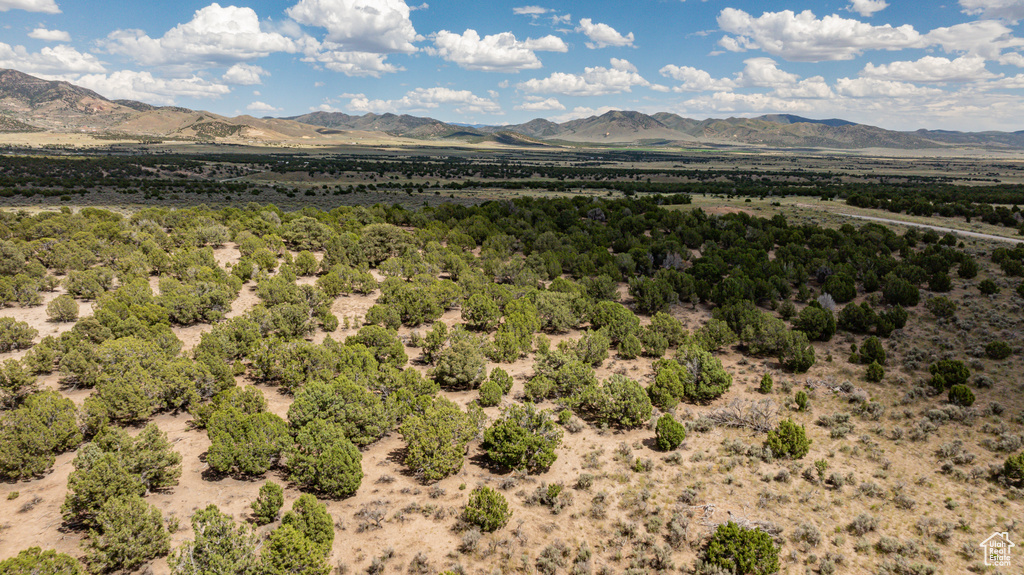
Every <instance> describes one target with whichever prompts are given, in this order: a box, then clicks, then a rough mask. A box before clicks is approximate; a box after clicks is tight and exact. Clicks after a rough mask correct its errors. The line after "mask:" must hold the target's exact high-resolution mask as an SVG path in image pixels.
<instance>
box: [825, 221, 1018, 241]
mask: <svg viewBox="0 0 1024 575" xmlns="http://www.w3.org/2000/svg"><path fill="white" fill-rule="evenodd" d="M836 215H839V216H846V217H848V218H857V219H859V220H870V221H872V222H880V223H883V224H899V225H903V226H915V227H918V228H926V229H929V230H935V231H937V232H943V233H946V232H949V233H952V234H956V235H961V236H967V237H970V238H978V239H982V240H994V241H997V242H1010V243H1013V244H1020V243H1024V238H1009V237H1006V236H994V235H992V234H983V233H981V232H969V231H967V230H958V229H954V228H944V227H942V226H932V225H928V224H916V223H913V222H903V221H900V220H890V219H888V218H876V217H874V216H858V215H854V214H842V213H837V214H836Z"/></svg>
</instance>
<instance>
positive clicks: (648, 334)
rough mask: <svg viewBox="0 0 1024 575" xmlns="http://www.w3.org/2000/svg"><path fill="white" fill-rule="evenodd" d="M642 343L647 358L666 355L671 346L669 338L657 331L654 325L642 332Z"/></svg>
mask: <svg viewBox="0 0 1024 575" xmlns="http://www.w3.org/2000/svg"><path fill="white" fill-rule="evenodd" d="M672 319H675V318H672ZM676 321H678V320H676ZM640 343H641V345H642V346H643V349H642V352H643V354H644V355H645V356H647V357H656V358H657V357H661V356H663V355H665V351H667V350H668V348H669V345H670V343H669V340H668V338H666V337H665V336H664V335H662V334H661V332H659V331H657V330H656V329H655V328H654V327H653V325H651V326H647V327H646V328H644V329H643V330H642V331H641V332H640Z"/></svg>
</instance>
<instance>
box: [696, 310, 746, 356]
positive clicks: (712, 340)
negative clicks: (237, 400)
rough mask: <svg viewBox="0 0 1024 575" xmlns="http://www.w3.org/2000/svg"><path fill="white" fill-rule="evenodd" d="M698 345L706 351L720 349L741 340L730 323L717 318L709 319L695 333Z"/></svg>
mask: <svg viewBox="0 0 1024 575" xmlns="http://www.w3.org/2000/svg"><path fill="white" fill-rule="evenodd" d="M693 336H694V340H695V341H696V343H697V345H699V346H700V347H701V348H702V349H704V350H706V351H718V350H720V349H722V348H723V347H725V346H728V345H732V344H734V343H736V342H737V341H739V338H738V337H736V334H735V333H734V332H733V331H732V329H730V328H729V324H728V323H726V322H725V321H723V320H721V319H717V318H712V319H709V320H708V322H707V323H706V324H704V325H703V326H701V327H700V329H698V330H697V331H696V332H694V334H693Z"/></svg>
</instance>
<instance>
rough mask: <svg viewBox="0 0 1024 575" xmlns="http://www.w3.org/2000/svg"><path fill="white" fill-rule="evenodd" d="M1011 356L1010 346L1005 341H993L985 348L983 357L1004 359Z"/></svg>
mask: <svg viewBox="0 0 1024 575" xmlns="http://www.w3.org/2000/svg"><path fill="white" fill-rule="evenodd" d="M1012 354H1013V350H1012V349H1010V344H1008V343H1006V342H1005V341H993V342H991V343H989V344H988V345H986V346H985V355H987V356H988V357H989V358H990V359H997V360H998V359H1006V358H1008V357H1010V355H1012Z"/></svg>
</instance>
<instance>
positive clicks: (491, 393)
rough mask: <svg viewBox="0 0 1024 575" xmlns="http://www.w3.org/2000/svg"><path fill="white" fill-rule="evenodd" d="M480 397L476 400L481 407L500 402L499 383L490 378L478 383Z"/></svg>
mask: <svg viewBox="0 0 1024 575" xmlns="http://www.w3.org/2000/svg"><path fill="white" fill-rule="evenodd" d="M479 391H480V398H479V399H477V401H478V402H479V403H480V406H481V407H494V406H495V405H498V404H499V403H501V395H502V393H501V384H499V383H496V382H494V381H492V380H490V379H488V380H487V381H485V382H483V384H482V385H480V390H479Z"/></svg>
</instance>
